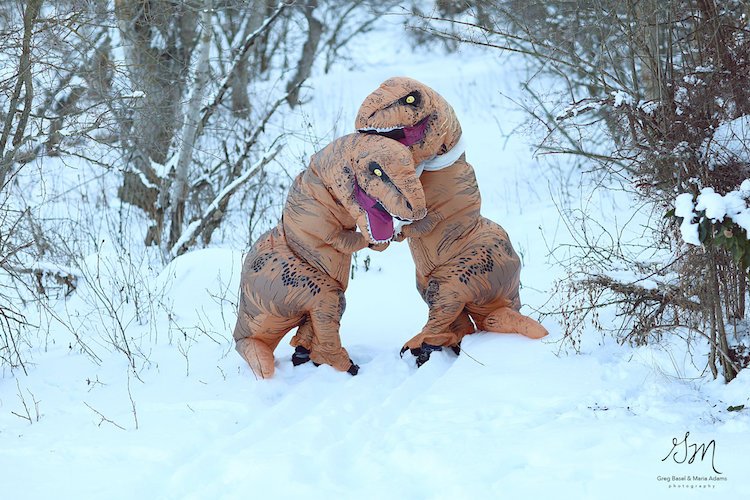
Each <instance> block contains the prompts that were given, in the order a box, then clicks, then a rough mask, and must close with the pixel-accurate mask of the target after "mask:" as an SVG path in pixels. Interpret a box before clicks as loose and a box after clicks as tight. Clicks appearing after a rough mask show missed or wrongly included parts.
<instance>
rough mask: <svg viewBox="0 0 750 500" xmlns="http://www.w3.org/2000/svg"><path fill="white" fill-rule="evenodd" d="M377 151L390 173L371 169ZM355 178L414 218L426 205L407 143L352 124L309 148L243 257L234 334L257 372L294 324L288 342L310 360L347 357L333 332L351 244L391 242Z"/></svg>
mask: <svg viewBox="0 0 750 500" xmlns="http://www.w3.org/2000/svg"><path fill="white" fill-rule="evenodd" d="M373 161H374V162H376V163H378V165H379V167H380V168H381V169H382V171H383V172H385V174H387V177H388V178H386V176H383V177H376V176H374V175H373V174H372V173H371V172H370V169H371V168H372V165H371V162H373ZM355 178H356V181H357V183H358V184H359V186H360V188H361V189H362V190H364V191H365V192H366V193H367V194H369V195H370V196H372V197H373V198H376V199H377V200H379V201H380V202H381V203H382V204H383V206H384V207H385V208H386V209H387V210H388V211H389V212H390V213H391V214H393V215H396V216H398V217H402V218H404V219H412V220H413V219H419V218H421V217H423V216H424V214H425V199H424V193H423V191H422V187H421V185H420V182H419V179H418V177H417V175H416V173H415V170H414V163H413V160H412V156H411V154H410V153H409V150H408V148H406V147H405V146H402V145H401V144H398V143H396V142H395V141H392V140H390V139H386V138H384V137H379V136H376V135H363V134H350V135H347V136H344V137H342V138H339V139H337V140H335V141H333V142H332V143H331V144H329V145H328V146H326V147H325V148H323V149H322V150H321V151H319V152H318V153H317V154H315V155H313V157H312V159H311V161H310V166H309V167H308V168H307V169H306V170H304V171H303V172H302V173H300V174H299V175H298V176H297V178H296V179H295V180H294V183H293V184H292V186H291V188H290V190H289V194H288V196H287V201H286V205H285V206H284V211H283V215H282V220H281V222H280V223H279V225H277V226H276V227H275V228H274V229H272V230H271V231H269V232H267V233H265V234H264V235H262V236H261V237H260V238H259V239H258V241H256V242H255V244H254V245H253V247H252V248H251V250H250V252H249V253H248V254H247V257H246V258H245V262H244V265H243V267H242V275H241V281H240V304H239V315H238V318H237V324H236V326H235V330H234V339H235V341H236V348H237V351H238V352H239V353H240V354H241V355H242V356H243V358H245V360H246V361H247V362H248V364H249V365H250V367H251V368H252V369H253V372H255V374H256V375H258V376H259V377H262V378H268V377H270V376H272V375H273V372H274V356H273V351H274V349H275V348H276V346H277V345H278V343H279V341H280V340H281V338H282V337H283V336H284V335H285V334H286V333H287V332H289V331H290V330H291V329H292V328H294V327H297V326H298V327H299V328H298V331H297V334H296V335H295V336H294V338H293V339H292V341H291V344H292V345H294V346H298V345H301V346H303V347H305V348H307V349H309V350H310V351H311V352H310V359H311V360H312V361H313V362H315V363H319V364H323V363H325V364H329V365H331V366H333V367H335V368H337V369H338V370H341V371H346V370H348V369H349V368H351V366H352V362H351V360H350V358H349V354H348V353H347V352H346V349H344V348H343V347H342V346H341V340H340V337H339V322H340V319H341V315H342V314H343V312H344V308H345V305H346V302H345V300H344V291H345V290H346V287H347V284H348V276H349V269H350V265H351V254H352V253H353V252H356V251H357V250H361V249H362V248H365V247H366V246H368V245H370V246H371V247H372V248H374V249H376V250H384V249H385V248H386V247H387V246H388V243H380V244H378V243H377V242H376V241H374V240H373V239H372V237H371V235H370V233H369V229H368V220H367V215H366V212H365V211H364V210H363V209H362V208H361V207H360V205H359V204H358V203H357V201H356V200H355V198H354V189H355V188H354V186H355V184H354V183H355ZM357 228H359V230H360V231H361V232H357Z"/></svg>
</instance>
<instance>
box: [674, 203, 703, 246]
mask: <svg viewBox="0 0 750 500" xmlns="http://www.w3.org/2000/svg"><path fill="white" fill-rule="evenodd" d="M694 207H695V204H694V203H693V195H692V194H690V193H682V194H680V195H678V196H677V198H675V211H674V214H675V215H676V216H677V217H683V221H682V224H680V234H681V235H682V239H683V240H684V241H685V242H686V243H690V244H691V245H696V246H700V245H701V240H700V238H699V237H698V223H697V222H693V218H694V217H695V213H694V212H693V208H694Z"/></svg>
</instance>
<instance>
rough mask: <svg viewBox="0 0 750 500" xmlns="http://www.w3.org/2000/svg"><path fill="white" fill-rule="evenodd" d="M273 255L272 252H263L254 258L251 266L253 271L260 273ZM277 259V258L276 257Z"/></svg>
mask: <svg viewBox="0 0 750 500" xmlns="http://www.w3.org/2000/svg"><path fill="white" fill-rule="evenodd" d="M271 257H272V254H270V253H262V254H260V255H258V256H257V257H255V259H253V262H252V263H251V264H250V268H251V269H252V270H253V272H256V273H259V272H260V271H261V269H263V266H265V265H266V262H268V259H270V258H271ZM274 260H275V259H274Z"/></svg>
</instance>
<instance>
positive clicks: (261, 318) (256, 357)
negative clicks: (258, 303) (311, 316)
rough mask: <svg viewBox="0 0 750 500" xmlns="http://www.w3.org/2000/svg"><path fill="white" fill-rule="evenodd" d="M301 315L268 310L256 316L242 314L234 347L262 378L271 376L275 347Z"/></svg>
mask: <svg viewBox="0 0 750 500" xmlns="http://www.w3.org/2000/svg"><path fill="white" fill-rule="evenodd" d="M299 321H300V318H296V319H295V318H292V319H287V318H280V317H277V316H273V315H269V314H266V313H257V314H256V315H255V316H249V315H247V314H243V313H241V314H240V317H239V318H238V320H237V325H236V327H235V332H234V338H235V341H236V344H235V349H237V352H239V353H240V355H241V356H242V358H243V359H244V360H245V361H247V364H248V365H250V368H252V370H253V373H255V375H256V376H258V377H260V378H270V377H272V376H273V372H274V356H273V351H274V350H275V349H276V346H278V345H279V341H281V339H282V338H283V337H284V335H286V333H287V332H288V331H289V330H291V329H292V328H294V326H296V324H298V323H299Z"/></svg>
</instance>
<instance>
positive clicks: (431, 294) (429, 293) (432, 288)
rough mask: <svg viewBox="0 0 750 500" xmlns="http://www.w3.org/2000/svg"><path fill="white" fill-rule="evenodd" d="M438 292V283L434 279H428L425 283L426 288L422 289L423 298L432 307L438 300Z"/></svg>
mask: <svg viewBox="0 0 750 500" xmlns="http://www.w3.org/2000/svg"><path fill="white" fill-rule="evenodd" d="M439 293H440V283H438V282H437V281H435V280H430V282H429V283H427V289H426V290H425V291H424V300H425V302H427V305H429V306H430V307H432V306H433V305H434V304H435V302H437V300H438V294H439Z"/></svg>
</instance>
